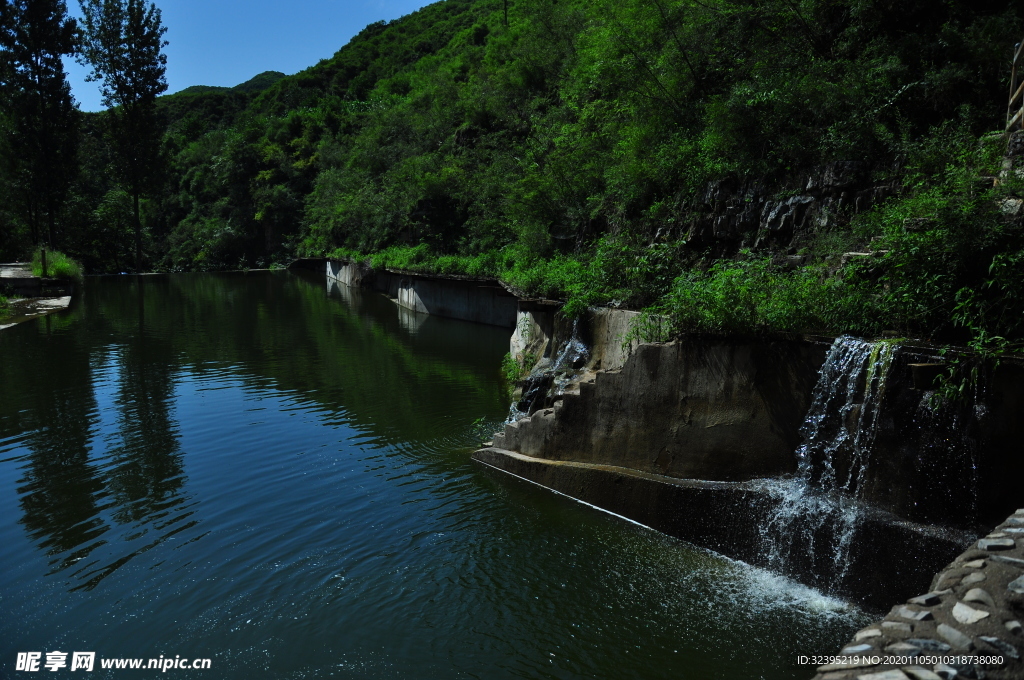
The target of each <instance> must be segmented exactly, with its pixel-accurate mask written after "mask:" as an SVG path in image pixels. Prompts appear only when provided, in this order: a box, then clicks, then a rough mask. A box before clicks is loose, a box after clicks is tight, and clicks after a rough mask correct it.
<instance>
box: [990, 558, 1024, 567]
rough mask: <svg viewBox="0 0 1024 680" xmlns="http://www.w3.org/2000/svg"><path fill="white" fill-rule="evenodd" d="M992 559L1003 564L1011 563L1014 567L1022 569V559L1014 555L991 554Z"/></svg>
mask: <svg viewBox="0 0 1024 680" xmlns="http://www.w3.org/2000/svg"><path fill="white" fill-rule="evenodd" d="M992 559H993V560H995V561H996V562H1002V563H1003V564H1012V565H1013V566H1015V567H1020V568H1021V569H1024V560H1022V559H1019V558H1016V557H1007V556H1006V555H993V556H992Z"/></svg>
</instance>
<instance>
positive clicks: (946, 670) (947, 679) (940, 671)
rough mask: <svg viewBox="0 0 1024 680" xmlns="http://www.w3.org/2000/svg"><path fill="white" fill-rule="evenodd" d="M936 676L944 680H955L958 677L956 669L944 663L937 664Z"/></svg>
mask: <svg viewBox="0 0 1024 680" xmlns="http://www.w3.org/2000/svg"><path fill="white" fill-rule="evenodd" d="M935 674H936V675H938V676H939V677H940V678H942V680H953V678H955V677H956V669H955V668H953V667H952V666H947V665H946V664H944V663H939V664H935Z"/></svg>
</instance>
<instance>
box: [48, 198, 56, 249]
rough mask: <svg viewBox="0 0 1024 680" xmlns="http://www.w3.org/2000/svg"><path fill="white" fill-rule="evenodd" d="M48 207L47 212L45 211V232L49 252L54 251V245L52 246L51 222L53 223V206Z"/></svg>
mask: <svg viewBox="0 0 1024 680" xmlns="http://www.w3.org/2000/svg"><path fill="white" fill-rule="evenodd" d="M48 207H49V210H48V211H47V214H46V231H47V234H46V236H47V239H46V240H47V242H48V243H49V246H50V250H51V251H52V250H53V249H54V247H55V246H54V244H53V222H54V220H53V206H52V205H51V206H48Z"/></svg>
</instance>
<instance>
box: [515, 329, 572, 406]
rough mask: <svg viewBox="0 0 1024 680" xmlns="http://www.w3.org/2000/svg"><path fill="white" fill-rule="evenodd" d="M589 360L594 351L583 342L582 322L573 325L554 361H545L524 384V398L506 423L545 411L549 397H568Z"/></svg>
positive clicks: (541, 361) (539, 362)
mask: <svg viewBox="0 0 1024 680" xmlns="http://www.w3.org/2000/svg"><path fill="white" fill-rule="evenodd" d="M589 359H590V350H589V349H588V348H587V345H586V344H585V343H584V342H583V341H582V340H580V338H579V329H578V321H573V322H572V332H571V333H570V334H569V339H568V340H566V341H565V342H563V343H562V344H561V345H560V346H559V348H558V351H557V352H556V353H555V359H554V361H551V360H548V359H541V360H540V361H538V362H537V365H536V366H534V367H533V370H531V371H530V375H529V376H527V378H526V380H525V382H524V384H523V392H522V397H521V398H520V399H519V401H516V402H512V405H511V406H510V407H509V412H508V418H507V419H506V420H505V423H506V424H509V423H514V422H516V421H518V420H522V419H523V418H526V417H527V416H529V415H530V414H532V413H533V412H534V411H536V410H537V409H538V408H541V407H542V406H543V404H544V403H545V402H546V401H547V399H548V397H559V396H561V395H562V394H564V393H565V389H566V387H568V386H569V385H570V384H571V383H573V382H574V381H575V380H576V377H577V375H578V374H579V369H580V368H582V367H583V366H584V365H585V364H586V363H587V361H588V360H589Z"/></svg>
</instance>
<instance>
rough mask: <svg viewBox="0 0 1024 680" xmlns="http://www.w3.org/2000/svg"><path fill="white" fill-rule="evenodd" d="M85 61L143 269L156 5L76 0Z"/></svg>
mask: <svg viewBox="0 0 1024 680" xmlns="http://www.w3.org/2000/svg"><path fill="white" fill-rule="evenodd" d="M81 5H82V14H83V24H84V28H85V31H84V37H83V44H82V55H83V58H84V63H85V64H86V65H88V66H91V67H92V69H93V70H92V73H91V74H90V76H89V79H90V80H96V81H100V82H101V86H100V93H101V94H102V95H103V104H104V106H107V107H108V108H109V110H108V111H107V116H108V117H109V118H108V120H109V128H108V131H109V134H110V139H111V142H112V145H113V147H114V155H115V157H116V163H115V165H116V167H115V173H116V175H117V177H118V179H119V181H120V183H121V185H122V186H124V187H125V189H126V190H127V191H128V193H129V194H130V195H131V197H132V208H133V212H134V222H135V224H134V226H135V266H136V271H139V272H141V271H142V219H141V217H140V215H139V199H140V197H141V196H142V195H143V194H146V193H148V191H149V190H150V189H151V188H152V185H153V182H154V180H155V178H156V176H157V174H158V171H159V169H160V164H161V161H162V158H161V154H160V137H161V126H160V122H159V120H158V119H157V115H156V98H157V96H158V95H160V94H161V93H162V92H164V91H165V90H166V89H167V80H166V79H165V77H164V75H165V73H166V71H167V57H166V55H164V54H163V52H162V50H163V48H164V47H166V46H167V41H166V40H164V39H163V35H164V33H165V32H166V31H167V29H166V28H165V27H164V26H163V25H162V24H161V21H160V9H159V8H157V6H156V5H155V4H153V3H151V2H149V3H147V2H145V0H81Z"/></svg>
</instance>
